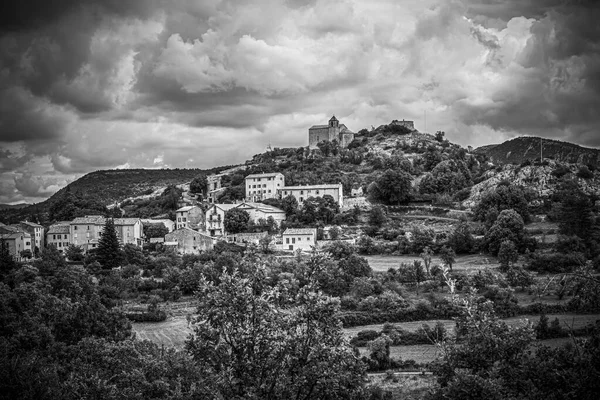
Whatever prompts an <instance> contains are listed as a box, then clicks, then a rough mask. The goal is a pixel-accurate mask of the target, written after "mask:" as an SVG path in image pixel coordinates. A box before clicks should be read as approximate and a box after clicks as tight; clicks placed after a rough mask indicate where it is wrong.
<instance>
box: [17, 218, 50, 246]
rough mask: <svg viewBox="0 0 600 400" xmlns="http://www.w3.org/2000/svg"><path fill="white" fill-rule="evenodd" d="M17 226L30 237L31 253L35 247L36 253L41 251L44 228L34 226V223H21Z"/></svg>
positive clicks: (37, 225) (38, 225)
mask: <svg viewBox="0 0 600 400" xmlns="http://www.w3.org/2000/svg"><path fill="white" fill-rule="evenodd" d="M18 226H19V227H20V228H21V230H22V231H24V232H27V233H29V234H30V235H31V240H32V243H31V247H32V249H33V250H32V251H34V252H35V248H36V247H37V250H38V251H42V249H43V248H44V227H43V226H42V225H40V224H36V223H35V222H29V221H21V222H19V224H18Z"/></svg>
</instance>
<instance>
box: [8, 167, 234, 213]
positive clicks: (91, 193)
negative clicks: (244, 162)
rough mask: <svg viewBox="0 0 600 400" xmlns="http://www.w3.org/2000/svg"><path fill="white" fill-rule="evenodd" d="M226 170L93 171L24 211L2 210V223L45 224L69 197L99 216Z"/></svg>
mask: <svg viewBox="0 0 600 400" xmlns="http://www.w3.org/2000/svg"><path fill="white" fill-rule="evenodd" d="M225 168H228V167H218V168H211V169H208V170H203V169H197V168H192V169H186V168H182V169H180V168H175V169H118V170H103V171H95V172H91V173H89V174H86V175H84V176H82V177H81V178H79V179H77V180H75V181H73V182H71V183H70V184H69V185H67V186H65V187H64V188H62V189H60V190H59V191H58V192H56V193H55V194H54V195H52V196H51V197H50V198H49V199H47V200H45V201H43V202H40V203H37V204H34V205H26V206H25V207H16V206H13V207H11V208H8V209H5V210H3V213H2V218H1V219H2V220H3V221H4V222H10V223H14V222H17V221H18V220H21V219H25V218H28V219H30V220H32V221H47V214H48V212H49V210H50V209H51V208H52V206H54V205H55V204H60V202H61V201H62V200H64V198H65V197H66V196H67V194H69V196H74V197H76V198H77V200H78V201H79V202H80V203H87V204H90V205H92V206H90V207H87V208H88V210H89V211H90V212H95V213H102V211H103V207H105V206H108V205H110V204H113V203H115V202H117V201H121V200H123V199H125V198H128V197H137V196H142V195H148V194H151V193H153V192H156V191H162V190H163V189H164V188H166V187H167V186H169V185H181V184H185V183H189V182H190V181H191V180H192V179H194V177H196V176H198V175H199V174H202V173H204V174H210V173H214V172H215V171H219V170H222V169H225Z"/></svg>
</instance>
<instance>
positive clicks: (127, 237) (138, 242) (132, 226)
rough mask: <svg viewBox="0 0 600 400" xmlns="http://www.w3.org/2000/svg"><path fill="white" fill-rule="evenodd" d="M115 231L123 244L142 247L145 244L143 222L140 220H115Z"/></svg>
mask: <svg viewBox="0 0 600 400" xmlns="http://www.w3.org/2000/svg"><path fill="white" fill-rule="evenodd" d="M113 221H114V223H115V231H117V238H119V241H120V242H121V244H133V245H135V246H142V245H143V244H144V242H143V236H144V232H143V226H142V220H141V219H139V218H115V219H114V220H113Z"/></svg>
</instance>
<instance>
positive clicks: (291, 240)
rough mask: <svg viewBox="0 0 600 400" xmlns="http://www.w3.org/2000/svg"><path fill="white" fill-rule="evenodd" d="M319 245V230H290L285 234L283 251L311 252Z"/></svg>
mask: <svg viewBox="0 0 600 400" xmlns="http://www.w3.org/2000/svg"><path fill="white" fill-rule="evenodd" d="M316 245H317V228H288V229H286V230H285V232H283V245H282V246H283V247H282V250H289V251H296V250H302V251H311V250H312V248H313V246H316Z"/></svg>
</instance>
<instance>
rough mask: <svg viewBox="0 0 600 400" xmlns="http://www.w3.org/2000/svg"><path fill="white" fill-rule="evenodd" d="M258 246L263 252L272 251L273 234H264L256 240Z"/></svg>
mask: <svg viewBox="0 0 600 400" xmlns="http://www.w3.org/2000/svg"><path fill="white" fill-rule="evenodd" d="M258 246H259V248H260V250H261V251H262V252H263V253H264V254H269V253H272V252H273V236H271V235H265V236H263V237H261V238H260V240H259V241H258Z"/></svg>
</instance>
